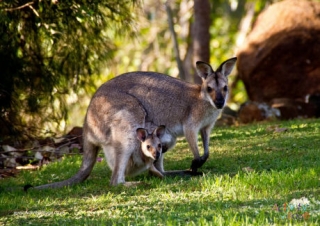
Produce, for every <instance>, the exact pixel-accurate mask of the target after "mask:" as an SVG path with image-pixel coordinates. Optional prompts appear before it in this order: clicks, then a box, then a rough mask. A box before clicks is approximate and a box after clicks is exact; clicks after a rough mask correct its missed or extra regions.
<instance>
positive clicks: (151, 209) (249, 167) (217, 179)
mask: <svg viewBox="0 0 320 226" xmlns="http://www.w3.org/2000/svg"><path fill="white" fill-rule="evenodd" d="M270 126H272V127H270ZM275 126H279V127H281V128H287V129H288V130H287V131H286V132H275V131H274V130H271V131H270V128H273V127H275ZM199 145H200V143H199ZM191 161H192V154H191V152H190V151H189V150H188V146H187V144H186V142H185V140H184V139H182V140H180V141H179V142H178V143H177V145H176V147H175V148H174V150H171V151H170V152H168V153H167V154H166V156H165V169H167V170H177V169H187V168H189V166H190V164H191ZM80 163H81V158H80V157H79V156H78V157H65V158H64V159H63V160H62V161H60V162H55V163H51V164H49V165H48V166H46V167H44V168H43V169H41V170H39V171H25V172H21V173H20V174H19V175H18V176H17V177H16V178H8V179H2V180H0V187H1V193H0V225H1V224H4V225H319V224H320V180H319V179H320V177H319V174H320V120H319V119H318V120H316V119H310V120H295V121H286V122H270V123H262V124H253V125H246V126H239V127H225V128H215V129H214V130H213V132H212V135H211V141H210V157H209V159H208V161H207V162H206V163H205V165H204V166H203V167H202V168H201V171H203V172H204V176H201V177H192V178H188V177H183V178H181V177H174V178H172V177H167V178H165V179H164V180H160V179H158V178H154V177H150V176H149V175H148V174H147V173H145V174H142V175H139V176H137V177H135V178H129V180H132V181H143V182H144V184H141V185H139V186H137V187H131V188H127V187H124V186H117V187H111V186H110V185H109V179H110V175H111V172H110V170H109V169H106V164H105V162H104V161H103V162H98V163H97V164H96V166H95V168H94V171H93V173H92V175H91V176H90V177H89V178H88V180H87V181H85V182H84V183H81V184H79V185H76V186H73V187H68V188H62V189H56V190H44V191H34V190H29V192H27V193H25V192H23V191H21V189H20V187H21V186H23V185H25V184H33V185H40V184H44V183H48V182H51V181H59V180H62V179H65V178H68V177H70V176H72V175H73V174H74V173H75V172H76V171H77V170H78V167H79V165H80ZM8 189H10V190H8ZM302 197H305V198H307V199H308V200H309V201H310V204H309V205H307V206H303V209H300V210H299V209H297V208H295V209H293V208H292V206H289V202H290V201H291V200H292V199H300V198H302ZM283 205H287V207H286V208H285V207H283ZM290 208H291V209H290ZM302 214H306V215H304V217H303V216H302ZM307 215H308V217H306V216H307Z"/></svg>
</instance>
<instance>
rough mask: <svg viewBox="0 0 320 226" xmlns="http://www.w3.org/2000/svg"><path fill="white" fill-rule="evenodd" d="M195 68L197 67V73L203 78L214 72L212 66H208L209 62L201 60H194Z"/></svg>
mask: <svg viewBox="0 0 320 226" xmlns="http://www.w3.org/2000/svg"><path fill="white" fill-rule="evenodd" d="M196 69H197V73H198V75H199V76H200V77H201V78H204V79H206V78H207V77H208V75H210V74H212V73H213V72H214V71H213V69H212V67H211V66H210V64H207V63H205V62H202V61H197V62H196Z"/></svg>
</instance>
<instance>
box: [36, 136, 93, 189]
mask: <svg viewBox="0 0 320 226" xmlns="http://www.w3.org/2000/svg"><path fill="white" fill-rule="evenodd" d="M98 151H99V148H98V147H97V146H95V145H93V144H91V143H88V142H87V141H84V142H83V161H82V165H81V167H80V169H79V171H78V172H77V174H75V175H74V176H73V177H71V178H69V179H67V180H64V181H60V182H55V183H51V184H44V185H40V186H36V187H33V188H35V189H47V188H61V187H65V186H71V185H74V184H77V183H80V182H82V181H84V180H85V179H87V177H89V175H90V173H91V171H92V169H93V167H94V165H95V163H96V160H97V155H98Z"/></svg>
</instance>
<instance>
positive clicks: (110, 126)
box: [38, 58, 236, 188]
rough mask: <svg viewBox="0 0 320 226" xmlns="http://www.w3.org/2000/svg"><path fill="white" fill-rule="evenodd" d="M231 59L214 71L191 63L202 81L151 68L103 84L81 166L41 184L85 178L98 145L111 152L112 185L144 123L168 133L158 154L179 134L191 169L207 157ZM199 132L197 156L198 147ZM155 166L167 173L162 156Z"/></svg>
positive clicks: (88, 123) (90, 114) (89, 117)
mask: <svg viewBox="0 0 320 226" xmlns="http://www.w3.org/2000/svg"><path fill="white" fill-rule="evenodd" d="M235 63H236V58H231V59H229V60H226V61H225V62H223V63H222V64H221V65H220V66H219V67H218V69H217V70H216V71H214V70H213V69H212V67H211V66H210V65H209V64H207V63H205V62H201V61H198V62H196V71H197V74H198V75H199V76H200V77H201V79H202V84H201V85H198V84H191V83H188V82H185V81H182V80H179V79H176V78H173V77H170V76H168V75H164V74H160V73H156V72H130V73H125V74H122V75H120V76H117V77H115V78H113V79H111V80H110V81H108V82H106V83H104V84H103V85H102V86H101V87H100V88H99V89H98V90H97V92H96V93H95V94H94V96H93V97H92V100H91V102H90V105H89V107H88V110H87V114H86V118H85V122H84V126H83V161H82V165H81V167H80V170H79V171H78V173H77V174H76V175H74V176H73V177H72V178H70V179H68V180H65V181H62V182H57V183H54V184H51V185H50V184H49V185H44V186H46V187H62V186H67V185H71V184H75V183H78V182H81V181H84V180H85V179H86V178H87V177H88V176H89V174H90V173H91V171H92V169H93V166H94V164H95V162H96V157H97V154H98V150H99V147H102V148H103V150H104V153H105V154H106V156H108V155H110V156H112V158H109V159H108V163H109V165H110V168H111V169H113V170H112V177H111V182H110V183H111V185H117V184H120V183H125V167H123V166H126V165H127V163H128V161H129V158H130V156H131V154H132V153H133V152H134V151H135V150H137V149H138V148H139V145H140V144H139V142H136V140H137V139H136V137H135V136H136V133H135V131H136V129H137V128H141V127H142V128H144V126H145V124H146V123H145V122H150V123H152V124H154V125H165V126H166V131H167V133H166V135H164V136H163V137H162V138H161V143H162V152H163V153H164V152H166V151H167V150H168V149H170V148H172V147H173V146H174V144H175V140H176V138H177V137H178V136H182V135H184V136H185V138H186V140H187V142H188V144H189V147H190V149H191V151H192V153H193V156H194V159H193V161H192V164H191V170H192V172H195V173H196V172H197V169H198V168H200V167H201V166H202V165H203V164H204V163H205V162H206V160H207V159H208V157H209V135H210V132H211V129H212V128H213V126H214V124H215V122H216V120H217V118H218V116H219V114H220V113H221V111H222V108H223V107H224V105H225V103H226V100H227V97H228V92H229V90H228V75H229V74H230V73H231V71H232V69H233V67H234V65H235ZM199 132H200V134H201V138H202V144H203V148H204V151H203V152H204V153H203V155H202V156H200V153H199V149H198V146H197V137H198V133H199ZM107 153H109V154H107ZM110 153H112V154H110ZM155 167H156V168H157V170H158V171H159V172H161V173H162V174H164V175H166V174H165V171H164V168H163V155H161V156H160V157H159V160H158V161H156V163H155ZM42 187H43V186H42ZM38 188H39V187H38Z"/></svg>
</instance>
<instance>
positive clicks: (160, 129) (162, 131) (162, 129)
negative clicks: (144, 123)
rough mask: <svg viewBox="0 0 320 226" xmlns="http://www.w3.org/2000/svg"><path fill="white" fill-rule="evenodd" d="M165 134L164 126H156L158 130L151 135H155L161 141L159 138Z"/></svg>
mask: <svg viewBox="0 0 320 226" xmlns="http://www.w3.org/2000/svg"><path fill="white" fill-rule="evenodd" d="M165 132H166V127H165V126H164V125H161V126H158V128H156V129H155V130H154V131H153V134H154V135H156V136H157V137H158V138H159V139H161V137H162V136H163V135H164V133H165Z"/></svg>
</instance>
